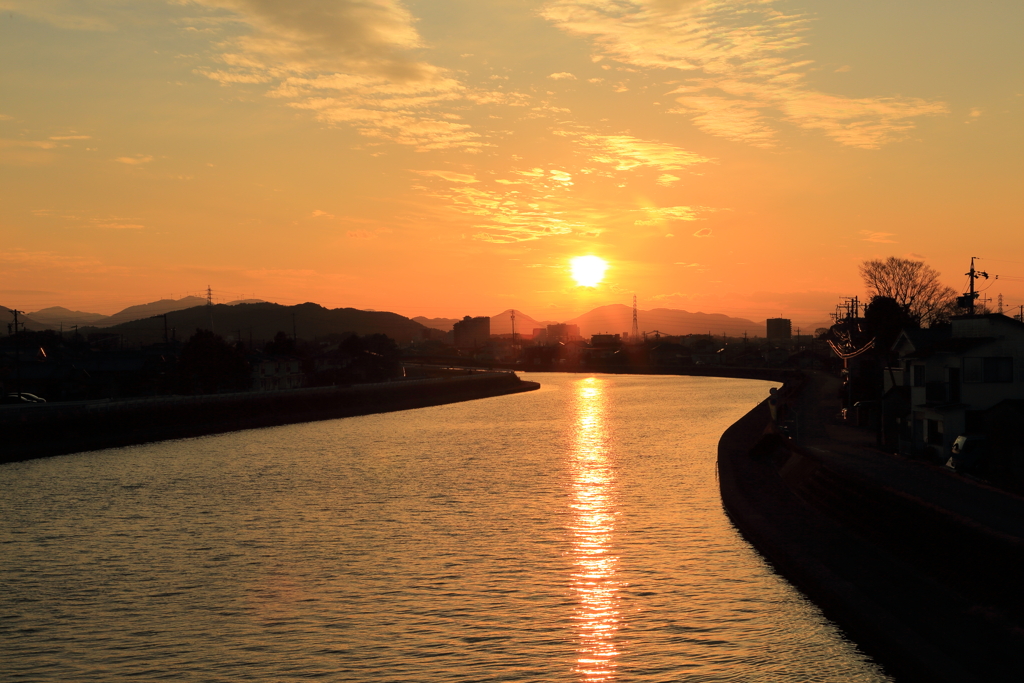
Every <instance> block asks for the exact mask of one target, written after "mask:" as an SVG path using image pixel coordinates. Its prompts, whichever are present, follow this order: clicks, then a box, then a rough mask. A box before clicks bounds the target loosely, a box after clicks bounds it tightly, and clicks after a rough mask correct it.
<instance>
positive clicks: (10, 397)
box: [4, 391, 46, 403]
mask: <svg viewBox="0 0 1024 683" xmlns="http://www.w3.org/2000/svg"><path fill="white" fill-rule="evenodd" d="M4 403H46V399H45V398H43V397H41V396H36V395H35V394H30V393H28V392H25V391H23V392H21V394H20V395H19V394H18V392H16V391H12V392H11V393H9V394H7V400H6V401H4Z"/></svg>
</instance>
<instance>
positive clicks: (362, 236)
mask: <svg viewBox="0 0 1024 683" xmlns="http://www.w3.org/2000/svg"><path fill="white" fill-rule="evenodd" d="M345 236H346V237H348V238H349V239H354V240H368V239H370V238H371V237H372V236H373V235H371V234H370V233H369V232H367V231H366V230H349V231H348V232H346V233H345Z"/></svg>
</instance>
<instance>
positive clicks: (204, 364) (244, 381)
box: [178, 330, 250, 394]
mask: <svg viewBox="0 0 1024 683" xmlns="http://www.w3.org/2000/svg"><path fill="white" fill-rule="evenodd" d="M178 370H179V372H178V380H179V386H180V387H181V390H182V391H183V392H185V393H188V394H214V393H217V392H220V391H245V390H246V389H248V388H249V383H250V379H249V364H248V363H247V362H246V360H245V354H244V353H243V352H242V350H241V349H240V348H239V347H238V346H232V345H231V344H228V343H227V342H226V341H224V339H223V338H222V337H220V336H218V335H216V334H214V333H213V332H211V331H210V330H196V333H195V334H194V335H192V337H191V338H190V339H189V340H188V341H187V342H186V343H185V346H184V347H182V349H181V360H180V361H179V363H178Z"/></svg>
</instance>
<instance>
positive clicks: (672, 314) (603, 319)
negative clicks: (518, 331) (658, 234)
mask: <svg viewBox="0 0 1024 683" xmlns="http://www.w3.org/2000/svg"><path fill="white" fill-rule="evenodd" d="M566 322H567V323H571V324H574V325H579V326H580V334H581V335H583V336H584V337H589V336H590V335H593V334H601V333H604V332H607V333H609V334H620V333H623V332H629V331H630V330H631V329H632V327H633V309H632V307H630V306H626V305H623V304H611V305H609V306H600V307H598V308H595V309H594V310H592V311H589V312H587V313H584V314H583V315H580V316H577V317H575V318H573V319H572V320H567V321H566ZM637 323H638V327H639V329H640V332H647V333H649V334H650V333H652V332H654V331H655V330H657V331H658V332H661V333H662V334H672V335H682V334H708V333H709V332H710V333H711V334H714V335H716V336H719V335H722V334H726V335H728V336H731V337H742V336H743V333H744V332H746V333H747V334H748V335H750V336H755V335H756V336H760V337H763V336H764V335H765V324H764V323H763V322H761V323H755V322H754V321H753V320H747V319H746V318H733V317H730V316H727V315H723V314H722V313H699V312H698V313H690V312H689V311H683V310H677V309H674V308H654V309H651V310H649V311H637Z"/></svg>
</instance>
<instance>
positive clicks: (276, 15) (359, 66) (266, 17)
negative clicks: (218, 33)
mask: <svg viewBox="0 0 1024 683" xmlns="http://www.w3.org/2000/svg"><path fill="white" fill-rule="evenodd" d="M193 2H195V3H197V4H199V5H202V6H205V7H206V8H208V9H209V10H210V11H211V12H218V11H219V12H221V13H222V12H224V11H227V12H230V13H231V14H230V17H231V19H232V20H233V21H234V23H235V25H236V26H239V27H241V31H240V32H239V34H238V35H235V36H234V37H232V38H230V39H229V40H227V41H225V43H224V44H223V47H222V49H223V50H224V52H222V53H221V54H220V55H219V56H218V61H219V62H220V63H221V66H220V67H217V68H212V67H203V68H200V69H197V73H200V74H202V75H204V76H206V77H207V78H210V79H212V80H215V81H217V82H219V83H221V84H222V85H226V86H229V85H236V84H253V85H258V84H267V85H268V86H269V90H268V93H267V94H268V95H270V96H271V97H276V98H281V99H286V100H289V105H290V106H292V107H295V108H297V109H304V110H309V111H312V112H314V113H315V116H316V118H317V119H318V120H320V121H322V122H325V123H330V124H336V125H342V124H344V125H350V126H353V127H354V128H355V129H356V130H358V131H359V132H360V133H361V134H363V135H365V136H367V137H371V138H378V139H384V140H388V141H390V142H394V143H397V144H401V145H409V146H413V147H416V148H417V149H419V150H433V149H446V148H462V149H468V150H475V149H479V148H482V147H483V146H484V144H483V143H482V142H481V141H480V139H479V138H480V135H479V134H478V133H475V132H473V131H471V130H470V126H469V125H467V124H464V123H458V122H456V121H455V120H453V118H454V119H457V116H454V117H453V116H452V115H451V114H449V115H445V114H442V113H439V112H438V111H437V110H438V107H439V106H441V105H444V104H446V103H451V102H454V101H458V100H464V99H466V98H467V97H470V96H473V97H477V98H483V99H487V98H490V99H491V100H492V101H499V100H502V99H503V98H504V97H505V95H503V94H500V93H497V94H496V93H489V92H484V91H481V92H477V91H471V90H470V89H468V88H467V87H465V86H464V85H463V84H462V83H461V82H459V81H458V80H457V79H456V78H453V77H452V76H451V75H450V73H449V72H448V71H447V70H445V69H441V68H439V67H437V66H435V65H432V64H430V63H428V62H425V61H422V60H420V59H418V58H416V57H415V51H416V50H417V49H419V48H421V47H423V43H422V40H421V38H420V36H419V34H418V33H417V31H416V29H415V26H414V23H415V20H414V17H413V16H412V14H410V13H409V11H408V10H407V9H405V7H404V6H403V5H402V4H401V3H400V2H398V1H397V0H336V1H334V2H324V1H322V0H289V2H276V1H274V0H193Z"/></svg>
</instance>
